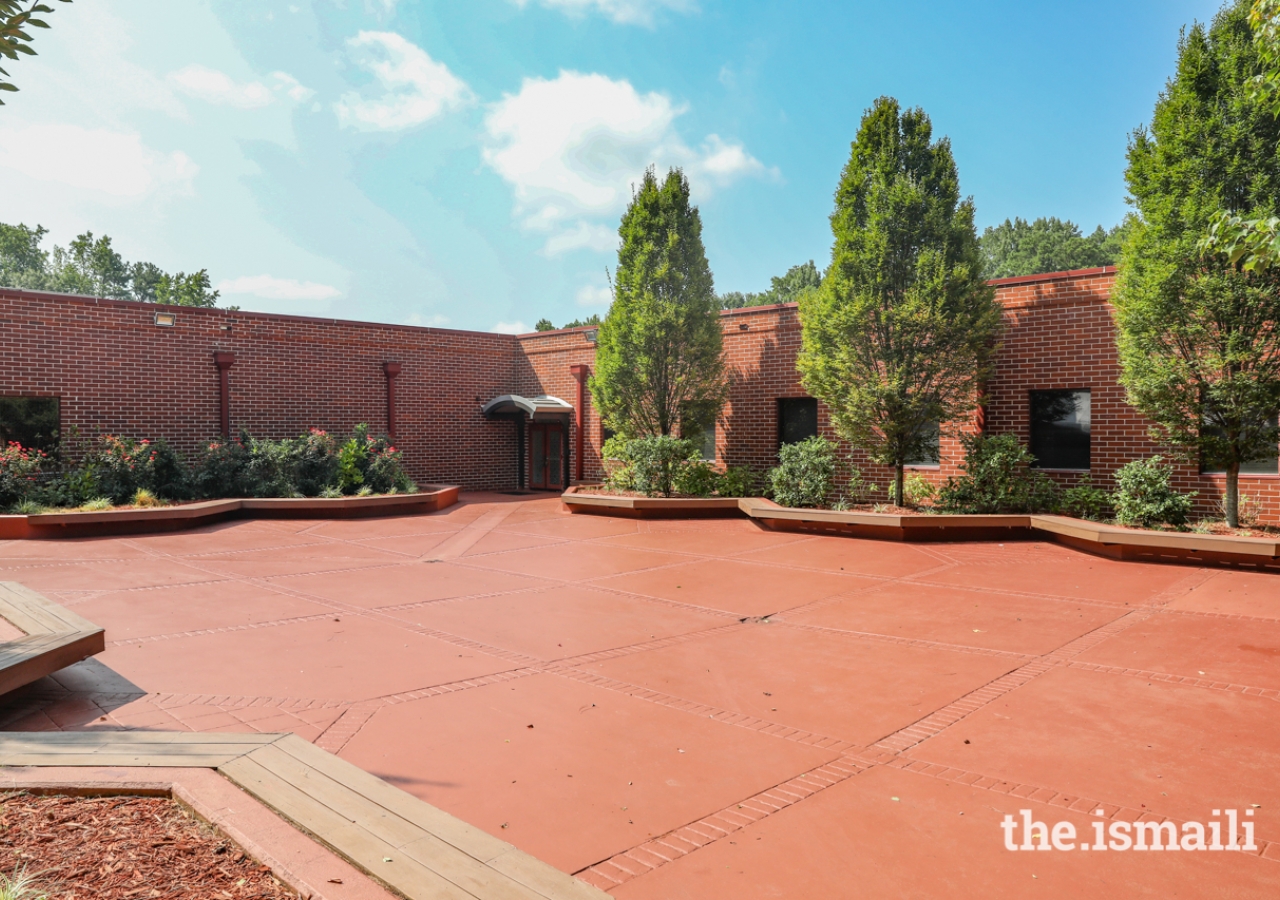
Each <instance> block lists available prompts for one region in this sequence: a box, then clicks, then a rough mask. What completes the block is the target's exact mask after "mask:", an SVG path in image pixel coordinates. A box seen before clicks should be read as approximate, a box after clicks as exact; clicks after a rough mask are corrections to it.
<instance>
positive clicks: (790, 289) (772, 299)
mask: <svg viewBox="0 0 1280 900" xmlns="http://www.w3.org/2000/svg"><path fill="white" fill-rule="evenodd" d="M821 286H822V273H821V272H819V271H818V267H817V266H815V265H814V264H813V260H809V261H808V262H804V263H801V264H800V265H798V266H792V267H791V268H790V269H787V273H786V274H785V275H775V276H774V277H773V278H771V279H769V290H767V291H763V292H761V293H743V292H742V291H729V292H728V293H726V294H720V305H721V306H722V307H724V308H725V309H742V308H743V307H745V306H771V305H773V304H775V303H795V302H796V301H797V300H799V299H800V295H801V294H803V293H805V292H806V291H812V290H816V289H817V288H819V287H821Z"/></svg>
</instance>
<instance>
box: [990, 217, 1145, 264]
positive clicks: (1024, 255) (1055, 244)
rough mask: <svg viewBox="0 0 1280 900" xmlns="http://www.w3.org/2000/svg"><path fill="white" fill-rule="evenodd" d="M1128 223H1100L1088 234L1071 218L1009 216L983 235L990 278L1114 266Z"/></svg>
mask: <svg viewBox="0 0 1280 900" xmlns="http://www.w3.org/2000/svg"><path fill="white" fill-rule="evenodd" d="M1123 236H1124V226H1123V225H1117V226H1115V227H1114V228H1112V229H1111V230H1110V231H1107V230H1106V229H1104V228H1103V227H1102V226H1101V225H1099V226H1098V227H1097V228H1096V229H1095V230H1094V231H1093V233H1092V234H1089V235H1085V234H1084V233H1082V232H1081V231H1080V226H1079V225H1077V224H1076V223H1075V222H1072V221H1071V220H1070V219H1065V220H1064V219H1055V218H1052V217H1050V218H1047V219H1046V218H1039V219H1036V220H1035V221H1034V222H1028V221H1027V220H1026V219H1013V220H1009V219H1005V220H1004V221H1003V222H1002V223H1000V224H999V225H996V226H994V227H990V226H989V227H987V228H986V229H984V230H983V232H982V238H981V239H980V241H981V244H982V253H983V255H984V256H985V257H986V260H987V267H986V271H987V277H988V278H1013V277H1015V276H1018V275H1037V274H1039V273H1041V272H1066V271H1069V270H1071V269H1092V268H1095V267H1097V266H1113V265H1115V264H1116V261H1117V260H1118V259H1119V257H1120V244H1121V240H1122V238H1123Z"/></svg>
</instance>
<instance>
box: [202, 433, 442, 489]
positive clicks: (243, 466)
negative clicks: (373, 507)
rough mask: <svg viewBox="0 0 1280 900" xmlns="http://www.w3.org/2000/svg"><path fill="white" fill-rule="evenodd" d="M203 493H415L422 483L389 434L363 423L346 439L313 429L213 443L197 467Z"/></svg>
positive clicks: (245, 435) (205, 451) (206, 449)
mask: <svg viewBox="0 0 1280 900" xmlns="http://www.w3.org/2000/svg"><path fill="white" fill-rule="evenodd" d="M192 483H193V487H194V490H195V493H196V494H197V495H198V496H201V497H329V496H343V495H346V494H357V493H359V494H387V493H412V492H414V491H416V490H417V486H416V485H414V483H413V482H412V481H411V480H410V478H409V476H408V474H407V473H406V472H405V471H404V460H403V457H402V456H401V454H400V451H398V450H397V449H396V448H395V447H394V446H392V445H391V443H390V442H389V441H388V440H387V439H386V438H380V437H374V436H373V435H371V434H369V427H368V426H367V425H357V426H356V428H355V431H354V433H353V434H352V435H351V437H350V438H348V439H347V440H345V441H340V440H338V439H336V438H334V437H333V436H332V435H330V434H329V433H327V432H325V431H322V430H320V429H318V428H312V429H311V430H309V431H307V432H306V433H305V434H302V435H300V436H299V437H296V438H285V439H284V440H280V441H270V440H260V439H257V438H254V437H251V436H250V435H248V434H246V433H242V434H241V435H240V437H239V438H237V439H234V440H230V441H223V440H217V441H211V442H210V443H209V445H208V446H207V447H206V448H205V450H204V451H203V452H202V453H201V455H200V458H199V460H197V462H196V464H195V466H194V467H193V470H192Z"/></svg>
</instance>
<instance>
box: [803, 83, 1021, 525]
mask: <svg viewBox="0 0 1280 900" xmlns="http://www.w3.org/2000/svg"><path fill="white" fill-rule="evenodd" d="M831 230H832V233H833V234H834V236H835V246H834V248H833V250H832V256H831V266H830V268H829V269H828V270H827V274H826V277H825V279H824V280H823V285H822V288H821V289H820V290H817V291H813V292H810V293H808V294H805V295H802V296H801V298H800V320H801V324H802V326H803V346H802V349H801V352H800V358H799V366H800V372H801V374H802V376H803V378H804V384H805V387H806V389H807V390H808V391H809V393H810V394H812V395H813V396H815V397H817V398H819V399H820V400H822V401H823V402H824V403H825V404H826V405H827V406H828V407H829V408H830V410H831V416H832V420H833V422H834V425H835V428H836V431H837V432H838V433H839V434H840V436H841V437H843V438H844V439H845V440H847V441H849V442H850V443H852V444H853V445H854V446H857V447H861V448H862V449H864V450H866V451H868V452H869V453H870V454H871V456H872V458H873V459H875V460H876V461H877V462H880V463H882V464H885V465H891V466H893V467H894V469H895V485H896V496H897V497H898V502H899V503H902V502H904V501H903V499H902V498H903V466H904V465H905V464H906V462H907V460H910V459H915V458H920V457H923V456H925V455H927V454H928V453H929V452H930V451H931V450H932V449H933V440H934V436H935V434H936V432H935V431H934V426H935V425H938V424H940V423H944V422H951V421H956V420H959V419H961V418H963V417H964V416H966V415H968V414H970V413H972V411H973V410H974V409H976V408H977V404H978V402H979V395H980V389H981V384H982V381H983V380H984V378H985V377H986V376H987V375H988V373H989V371H990V368H991V362H992V357H993V354H994V352H995V349H996V341H997V338H998V335H999V331H1000V308H999V306H998V305H997V304H996V302H995V292H994V290H993V289H992V288H990V287H989V286H988V285H987V284H986V281H985V279H984V277H983V258H982V251H981V249H980V247H979V244H978V235H977V232H976V230H975V229H974V225H973V202H972V201H971V200H968V199H965V200H962V199H961V198H960V178H959V174H958V172H957V170H956V164H955V159H954V158H953V157H952V155H951V144H950V142H949V141H948V140H947V139H946V138H942V139H940V140H937V141H934V140H933V126H932V124H931V123H930V121H929V117H928V116H927V115H925V113H924V111H923V110H921V109H918V108H917V109H911V110H907V111H905V112H903V111H902V110H901V109H900V107H899V105H898V101H896V100H894V99H893V98H891V97H881V98H880V99H879V100H877V101H876V102H875V105H874V106H873V107H872V108H871V109H869V110H868V111H867V112H866V114H865V115H864V116H863V118H862V125H861V127H860V128H859V129H858V136H857V139H856V140H854V142H853V147H852V152H851V153H850V156H849V162H848V164H847V165H846V166H845V168H844V172H843V173H842V175H841V177H840V186H839V188H838V189H837V191H836V206H835V212H834V213H832V215H831Z"/></svg>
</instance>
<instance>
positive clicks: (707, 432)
mask: <svg viewBox="0 0 1280 900" xmlns="http://www.w3.org/2000/svg"><path fill="white" fill-rule="evenodd" d="M685 437H686V438H687V439H688V440H691V441H693V443H694V446H696V447H697V448H698V453H699V455H700V456H701V457H702V458H703V459H705V460H707V461H708V462H715V459H716V423H715V420H714V419H713V420H712V421H711V424H710V425H706V426H703V427H702V428H699V429H698V430H697V431H690V432H689V433H688V434H687V435H685Z"/></svg>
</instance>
